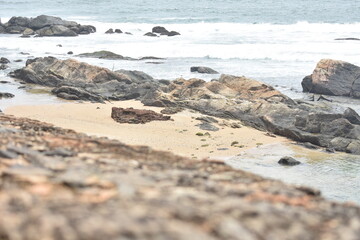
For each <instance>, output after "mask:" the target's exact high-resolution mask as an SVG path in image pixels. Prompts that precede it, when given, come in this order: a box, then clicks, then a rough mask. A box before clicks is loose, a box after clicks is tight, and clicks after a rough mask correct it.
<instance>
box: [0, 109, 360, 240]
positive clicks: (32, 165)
mask: <svg viewBox="0 0 360 240" xmlns="http://www.w3.org/2000/svg"><path fill="white" fill-rule="evenodd" d="M29 143H31V144H29ZM0 212H1V218H0V226H1V227H0V236H1V238H2V239H28V240H33V239H34V240H35V239H64V240H71V239H93V240H96V239H110V240H111V239H178V240H180V239H184V240H185V239H186V240H188V239H204V240H205V239H207V240H208V239H249V240H253V239H254V240H260V239H269V238H272V239H285V240H286V239H319V240H335V239H336V240H338V239H357V238H358V236H359V233H360V208H359V207H358V206H354V205H351V204H339V203H334V202H330V201H327V200H324V199H323V198H322V197H321V196H319V192H318V191H316V190H314V189H311V188H308V187H294V186H289V185H286V184H284V183H281V182H279V181H274V180H269V179H264V178H262V177H259V176H257V175H254V174H250V173H247V172H243V171H240V170H233V169H231V168H230V167H228V166H226V165H224V164H223V163H222V162H221V161H205V160H204V161H195V160H190V159H186V158H182V157H178V156H174V155H172V154H170V153H166V152H159V151H154V150H152V149H150V148H148V147H132V146H127V145H124V144H121V143H119V142H117V141H111V140H108V139H104V138H95V137H88V136H86V135H83V134H77V133H75V132H73V131H71V130H64V129H60V128H56V127H54V126H52V125H49V124H45V123H40V122H38V121H33V120H29V119H22V118H14V117H11V116H7V115H0Z"/></svg>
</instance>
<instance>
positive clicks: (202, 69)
mask: <svg viewBox="0 0 360 240" xmlns="http://www.w3.org/2000/svg"><path fill="white" fill-rule="evenodd" d="M190 71H191V72H198V73H206V74H218V72H217V71H215V70H213V69H211V68H209V67H191V68H190Z"/></svg>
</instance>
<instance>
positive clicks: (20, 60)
mask: <svg viewBox="0 0 360 240" xmlns="http://www.w3.org/2000/svg"><path fill="white" fill-rule="evenodd" d="M22 61H23V60H22V59H16V60H14V62H17V63H18V62H22Z"/></svg>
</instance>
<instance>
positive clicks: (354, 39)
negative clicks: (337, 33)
mask: <svg viewBox="0 0 360 240" xmlns="http://www.w3.org/2000/svg"><path fill="white" fill-rule="evenodd" d="M335 40H347V41H360V38H351V37H350V38H335Z"/></svg>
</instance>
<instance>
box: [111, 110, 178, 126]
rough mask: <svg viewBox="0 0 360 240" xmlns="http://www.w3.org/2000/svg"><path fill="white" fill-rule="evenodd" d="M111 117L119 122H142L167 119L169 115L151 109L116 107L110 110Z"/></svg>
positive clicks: (169, 118)
mask: <svg viewBox="0 0 360 240" xmlns="http://www.w3.org/2000/svg"><path fill="white" fill-rule="evenodd" d="M111 118H112V119H114V120H115V121H116V122H119V123H132V124H139V123H141V124H144V123H147V122H151V121H168V120H171V117H170V116H165V115H162V114H160V113H157V112H154V111H152V110H144V109H134V108H117V107H113V108H112V110H111Z"/></svg>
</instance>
